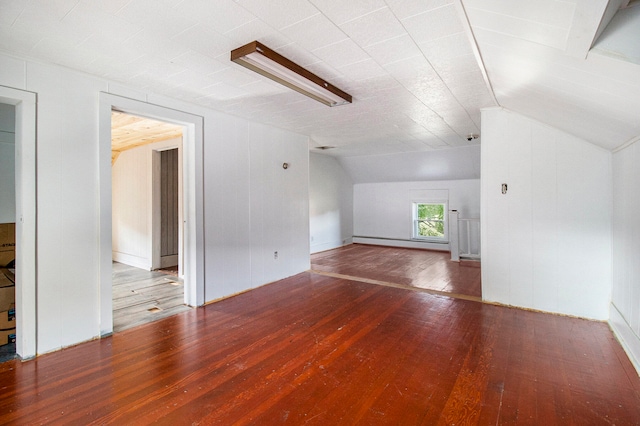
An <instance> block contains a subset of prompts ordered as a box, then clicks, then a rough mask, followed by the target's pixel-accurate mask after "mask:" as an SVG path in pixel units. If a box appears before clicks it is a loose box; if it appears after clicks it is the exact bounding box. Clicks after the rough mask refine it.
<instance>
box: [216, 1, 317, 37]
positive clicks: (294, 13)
mask: <svg viewBox="0 0 640 426" xmlns="http://www.w3.org/2000/svg"><path fill="white" fill-rule="evenodd" d="M236 2H237V3H238V4H239V5H240V6H242V7H244V8H245V9H246V10H247V11H249V12H250V13H251V14H253V15H254V16H257V17H259V18H260V19H261V20H262V21H264V22H265V23H267V24H269V25H270V26H272V27H273V28H274V29H277V30H281V29H283V28H285V27H289V26H291V25H294V24H296V23H298V22H301V21H305V20H307V19H309V18H311V17H312V16H314V15H317V14H318V10H317V9H316V8H315V7H314V6H313V5H312V4H311V3H309V2H307V1H298V0H269V1H264V0H236ZM211 3H213V4H216V3H217V1H216V2H211ZM216 6H217V4H216Z"/></svg>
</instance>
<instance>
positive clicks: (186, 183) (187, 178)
mask: <svg viewBox="0 0 640 426" xmlns="http://www.w3.org/2000/svg"><path fill="white" fill-rule="evenodd" d="M113 109H116V110H118V111H122V112H125V113H129V114H134V115H140V116H144V117H149V118H153V119H156V120H160V121H166V122H169V123H174V124H180V125H182V126H183V128H184V131H183V139H182V152H183V154H182V161H183V165H182V166H183V167H182V170H183V197H184V202H183V221H184V222H183V226H184V265H183V270H184V283H185V287H184V301H185V303H186V304H187V305H189V306H201V305H203V304H204V301H205V294H204V202H203V164H202V158H203V156H202V152H203V135H204V131H203V124H204V123H203V121H204V120H203V118H202V117H200V116H197V115H193V114H189V113H186V112H182V111H177V110H174V109H170V108H165V107H161V106H158V105H153V104H149V103H146V102H142V101H137V100H133V99H129V98H123V97H120V96H115V95H112V94H109V93H102V92H101V93H100V113H99V134H100V138H99V140H100V142H99V143H100V146H99V154H98V162H99V164H98V167H99V173H100V195H99V205H100V277H99V278H100V313H99V316H100V335H101V336H106V335H109V334H111V333H112V332H113V301H112V289H111V287H112V268H111V259H112V241H111V225H112V223H111V216H112V211H111V111H112V110H113Z"/></svg>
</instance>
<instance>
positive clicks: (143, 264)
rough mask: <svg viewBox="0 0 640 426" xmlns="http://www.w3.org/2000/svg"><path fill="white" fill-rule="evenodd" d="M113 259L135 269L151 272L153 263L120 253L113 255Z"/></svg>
mask: <svg viewBox="0 0 640 426" xmlns="http://www.w3.org/2000/svg"><path fill="white" fill-rule="evenodd" d="M111 258H112V259H113V260H115V261H116V262H120V263H124V264H125V265H129V266H133V267H135V268H140V269H144V270H145V271H150V270H151V261H150V259H147V258H144V257H140V256H135V255H132V254H127V253H121V252H118V251H114V252H112V253H111Z"/></svg>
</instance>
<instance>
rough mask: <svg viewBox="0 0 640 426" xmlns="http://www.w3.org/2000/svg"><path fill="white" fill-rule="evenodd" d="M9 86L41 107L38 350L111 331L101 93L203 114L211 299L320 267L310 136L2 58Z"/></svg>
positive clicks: (0, 75) (0, 81)
mask: <svg viewBox="0 0 640 426" xmlns="http://www.w3.org/2000/svg"><path fill="white" fill-rule="evenodd" d="M0 85H3V86H7V87H13V88H16V89H21V90H27V91H31V92H34V93H36V94H37V99H38V117H37V135H38V136H37V137H38V140H37V147H38V152H37V155H38V164H37V168H38V171H37V178H38V194H37V204H38V223H37V229H38V237H37V244H38V259H37V260H38V263H37V264H38V271H37V273H38V282H37V318H38V327H37V330H38V334H37V351H38V353H44V352H49V351H52V350H56V349H59V348H61V347H64V346H68V345H73V344H76V343H78V342H81V341H85V340H90V339H93V338H95V337H97V336H98V335H99V334H100V324H99V322H100V314H99V312H100V288H99V276H100V265H99V254H100V241H99V229H100V226H99V224H100V216H99V205H100V203H99V189H100V182H99V167H98V164H99V140H98V134H99V131H98V120H99V106H100V105H99V93H100V92H107V93H112V94H115V95H121V96H125V97H127V98H132V99H136V100H140V101H143V102H148V103H151V104H156V105H160V106H164V107H168V108H172V109H174V110H180V111H184V112H187V113H190V114H193V115H198V116H201V117H203V121H204V126H205V128H204V138H205V139H204V147H205V152H204V156H203V158H199V159H198V160H199V161H200V160H201V161H203V169H204V182H203V187H204V188H205V189H204V200H203V204H204V222H205V223H204V234H205V235H204V245H205V253H204V258H205V265H204V269H205V299H206V300H213V299H216V298H219V297H222V296H226V295H229V294H233V293H237V292H239V291H243V290H246V289H248V288H251V287H255V286H258V285H262V284H265V283H267V282H270V281H274V280H277V279H280V278H284V277H286V276H290V275H293V274H295V273H298V272H302V271H304V270H306V269H308V268H309V224H308V222H309V217H308V209H309V198H308V167H309V163H308V139H307V137H305V136H301V135H296V134H292V133H288V132H284V131H281V130H277V129H272V128H269V127H266V126H262V125H258V124H255V123H250V122H248V121H246V120H241V119H237V118H234V117H230V116H227V115H224V114H220V113H217V112H215V111H212V110H209V109H206V108H202V107H197V106H194V105H190V104H187V103H184V102H180V101H175V100H173V99H169V98H166V97H164V96H159V95H155V94H153V93H143V92H140V91H136V90H131V89H129V88H124V87H122V86H120V85H118V84H116V83H114V82H109V81H106V80H102V79H99V78H94V77H91V76H87V75H84V74H81V73H76V72H72V71H69V70H68V69H65V68H62V67H57V66H52V65H45V64H40V63H35V62H31V61H28V60H23V59H19V58H15V57H10V56H5V55H1V54H0ZM283 162H289V163H290V164H291V167H290V168H289V169H287V170H286V171H285V170H284V169H283V168H282V163H283ZM275 251H278V254H279V256H278V259H274V252H275ZM33 303H34V304H35V301H33Z"/></svg>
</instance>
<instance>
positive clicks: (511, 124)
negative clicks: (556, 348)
mask: <svg viewBox="0 0 640 426" xmlns="http://www.w3.org/2000/svg"><path fill="white" fill-rule="evenodd" d="M503 183H506V184H507V185H508V186H507V188H508V190H507V193H506V194H502V193H501V185H502V184H503ZM611 201H612V190H611V154H610V153H609V152H608V151H605V150H603V149H601V148H598V147H596V146H594V145H591V144H589V143H587V142H584V141H583V140H581V139H579V138H576V137H574V136H571V135H568V134H566V133H563V132H561V131H559V130H557V129H554V128H552V127H549V126H546V125H543V124H541V123H539V122H537V121H535V120H531V119H529V118H526V117H523V116H520V115H518V114H515V113H512V112H510V111H507V110H502V109H488V110H485V111H483V113H482V215H481V218H482V295H483V298H484V299H485V300H488V301H493V302H499V303H503V304H507V305H513V306H520V307H524V308H532V309H538V310H542V311H549V312H558V313H563V314H568V315H575V316H579V317H586V318H593V319H607V318H608V316H609V313H608V307H609V300H610V293H611V226H612V218H611Z"/></svg>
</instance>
